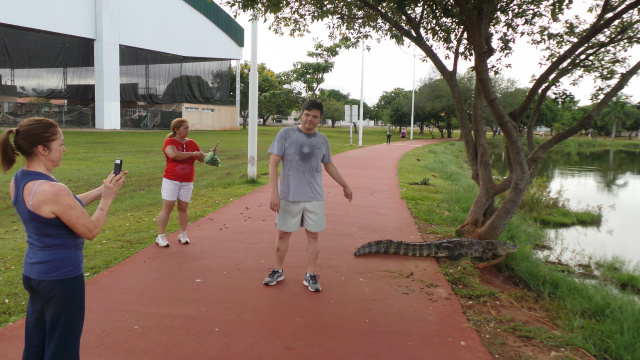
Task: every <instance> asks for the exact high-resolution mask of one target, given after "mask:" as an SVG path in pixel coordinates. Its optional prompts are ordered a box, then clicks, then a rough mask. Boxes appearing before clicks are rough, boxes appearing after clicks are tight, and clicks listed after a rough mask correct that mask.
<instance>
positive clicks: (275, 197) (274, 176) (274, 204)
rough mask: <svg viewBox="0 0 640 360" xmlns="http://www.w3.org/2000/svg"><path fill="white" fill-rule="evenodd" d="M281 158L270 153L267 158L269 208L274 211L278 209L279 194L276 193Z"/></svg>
mask: <svg viewBox="0 0 640 360" xmlns="http://www.w3.org/2000/svg"><path fill="white" fill-rule="evenodd" d="M280 160H282V158H281V157H280V156H278V155H275V154H271V157H270V158H269V184H270V185H271V200H270V202H269V208H270V209H271V210H273V211H275V212H278V211H280V194H279V193H278V165H279V164H280Z"/></svg>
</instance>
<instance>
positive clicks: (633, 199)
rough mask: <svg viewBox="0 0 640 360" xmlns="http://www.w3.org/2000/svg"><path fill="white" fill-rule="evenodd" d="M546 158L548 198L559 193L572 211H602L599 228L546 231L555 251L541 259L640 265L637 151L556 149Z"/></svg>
mask: <svg viewBox="0 0 640 360" xmlns="http://www.w3.org/2000/svg"><path fill="white" fill-rule="evenodd" d="M549 155H550V156H548V157H547V159H545V163H544V165H543V167H542V169H541V171H540V176H544V175H546V176H547V177H548V178H549V179H550V180H551V183H550V185H549V186H550V190H551V191H552V193H553V194H556V193H558V192H560V193H561V194H562V196H563V198H565V199H568V200H569V205H570V207H571V208H574V209H584V208H585V207H587V206H589V207H595V206H601V207H602V215H603V218H602V224H601V226H600V227H599V228H598V227H581V226H573V227H570V228H563V229H552V230H548V232H547V234H548V236H549V239H550V242H551V245H552V246H553V250H550V251H547V252H545V254H544V255H545V256H549V259H550V260H552V261H562V262H564V263H568V264H578V263H581V262H583V261H584V259H586V258H589V257H594V258H598V257H603V256H604V257H611V256H617V257H620V258H623V259H625V260H627V261H629V262H631V263H632V264H635V263H640V238H639V237H638V233H640V217H638V210H640V206H639V205H638V200H639V199H640V172H639V170H640V166H639V165H640V152H637V151H623V150H604V151H589V152H587V151H584V152H567V151H562V150H555V151H552V152H551V153H550V154H549ZM500 159H501V156H500V154H497V155H496V156H494V168H496V169H497V170H498V171H499V172H500V169H501V168H502V169H503V170H504V168H503V165H504V164H500V163H501V161H500ZM501 174H502V175H504V173H501Z"/></svg>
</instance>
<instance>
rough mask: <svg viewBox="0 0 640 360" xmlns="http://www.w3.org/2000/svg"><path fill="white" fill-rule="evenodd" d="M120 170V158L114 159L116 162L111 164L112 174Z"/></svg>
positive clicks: (115, 174) (116, 173)
mask: <svg viewBox="0 0 640 360" xmlns="http://www.w3.org/2000/svg"><path fill="white" fill-rule="evenodd" d="M120 171H122V159H116V162H115V164H114V165H113V176H118V174H120Z"/></svg>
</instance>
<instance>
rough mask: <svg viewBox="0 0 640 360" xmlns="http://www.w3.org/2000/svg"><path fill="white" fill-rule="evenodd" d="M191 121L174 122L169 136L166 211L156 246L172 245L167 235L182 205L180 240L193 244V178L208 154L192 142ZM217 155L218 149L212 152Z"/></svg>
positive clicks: (160, 216)
mask: <svg viewBox="0 0 640 360" xmlns="http://www.w3.org/2000/svg"><path fill="white" fill-rule="evenodd" d="M187 136H189V121H188V120H187V119H183V118H177V119H174V120H173V121H172V122H171V133H169V135H167V138H166V139H165V140H164V145H163V146H162V151H163V152H164V157H165V159H166V160H167V165H166V167H165V169H164V176H163V177H162V190H161V193H162V210H160V214H158V236H156V244H158V245H159V246H162V247H167V246H169V241H168V240H167V236H166V234H165V232H166V230H167V225H168V224H169V217H170V216H171V212H172V211H173V208H174V207H175V205H176V203H177V204H178V226H179V227H180V234H179V235H178V241H180V242H181V243H182V244H189V242H190V241H189V238H188V237H187V225H189V211H188V210H189V201H190V200H191V193H192V192H193V178H194V175H195V166H194V164H195V162H196V160H198V161H200V162H203V161H204V158H205V154H204V153H203V152H202V151H200V147H199V146H198V144H196V142H195V141H193V140H191V139H189V138H188V137H187ZM212 151H213V152H214V153H215V152H216V150H215V149H212Z"/></svg>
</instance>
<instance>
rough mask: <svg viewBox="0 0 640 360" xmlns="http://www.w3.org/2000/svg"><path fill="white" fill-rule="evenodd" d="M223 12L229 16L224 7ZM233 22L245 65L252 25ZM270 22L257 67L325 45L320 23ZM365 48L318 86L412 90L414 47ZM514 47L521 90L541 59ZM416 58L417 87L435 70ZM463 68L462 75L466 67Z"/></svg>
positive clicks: (368, 93)
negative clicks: (288, 28)
mask: <svg viewBox="0 0 640 360" xmlns="http://www.w3.org/2000/svg"><path fill="white" fill-rule="evenodd" d="M223 8H224V7H223ZM224 9H225V10H227V12H229V13H231V12H230V11H229V9H228V8H224ZM236 21H237V22H238V23H239V24H240V25H241V26H242V27H243V28H244V34H245V36H244V39H245V42H244V50H243V61H244V60H247V61H250V60H251V22H249V16H246V15H242V16H240V17H238V18H237V19H236ZM269 23H270V22H269V21H267V23H263V22H261V21H259V22H258V36H257V38H258V50H257V54H258V63H265V64H266V65H267V67H268V68H270V69H271V70H273V71H275V72H281V71H285V70H290V69H292V68H293V63H294V62H297V61H311V59H310V58H308V57H307V51H310V50H313V45H314V43H315V42H314V40H313V39H314V38H317V39H319V40H321V41H323V42H324V43H325V44H328V43H329V42H328V40H327V36H326V31H325V30H324V26H323V25H322V24H314V26H313V28H312V29H313V30H312V34H310V35H307V36H305V37H296V38H292V37H289V36H287V35H285V36H278V35H276V34H274V33H273V32H272V31H270V30H269V28H268V26H269ZM365 44H366V45H367V46H368V47H370V51H365V52H364V61H363V56H362V54H363V52H362V50H361V48H360V47H359V48H357V49H351V50H347V51H344V52H342V53H341V54H340V55H338V57H336V58H335V59H334V61H335V67H334V69H333V71H332V72H331V73H330V74H327V75H326V77H325V82H324V83H323V84H322V85H321V87H322V88H324V89H337V90H340V91H341V92H343V93H348V94H350V96H351V97H352V98H355V99H360V97H361V94H362V96H363V97H364V101H365V102H367V104H369V105H370V106H372V105H374V104H375V103H376V102H377V101H378V98H379V97H380V95H382V93H383V92H384V91H391V90H393V89H394V88H397V87H399V88H403V89H405V90H411V89H413V83H414V55H413V53H414V52H413V47H407V46H405V47H404V48H401V47H399V46H398V45H396V44H395V43H393V42H391V41H383V42H381V43H377V42H376V41H374V40H369V41H367V42H366V43H365ZM517 49H518V50H517V51H516V52H515V53H514V55H513V57H512V58H510V59H509V60H511V61H510V62H511V64H512V69H508V70H506V71H505V73H504V75H505V76H507V77H509V78H514V79H517V80H518V82H519V83H520V85H521V86H524V87H527V85H528V84H529V80H530V78H531V76H532V75H534V74H539V73H541V69H540V67H539V66H538V61H539V57H540V56H539V54H537V52H536V50H535V48H532V47H531V46H529V45H527V44H526V43H525V42H524V41H521V43H518V44H517ZM419 54H420V53H419V52H418V56H417V57H415V84H416V89H417V87H418V86H419V85H420V83H421V82H423V81H424V79H426V78H427V76H428V74H430V73H433V71H434V69H433V66H432V65H431V64H430V63H425V62H421V61H420V57H419ZM636 54H637V55H638V56H636V58H640V50H638V51H636ZM363 64H364V66H363ZM461 67H462V69H461V70H460V72H462V71H463V70H464V68H465V67H468V65H466V66H465V65H462V66H461ZM362 69H364V81H363V83H364V87H363V91H361V73H362ZM591 90H593V82H592V81H589V80H586V81H584V82H583V83H582V84H581V86H580V87H579V88H577V89H576V88H572V89H571V91H573V92H574V95H576V97H577V98H578V99H579V100H580V104H581V105H586V104H588V97H589V93H590V91H591ZM623 92H624V93H625V94H629V95H632V99H633V101H634V102H640V80H639V79H638V78H637V77H636V79H635V80H634V81H633V82H632V83H631V84H630V85H628V86H627V88H625V90H623Z"/></svg>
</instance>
